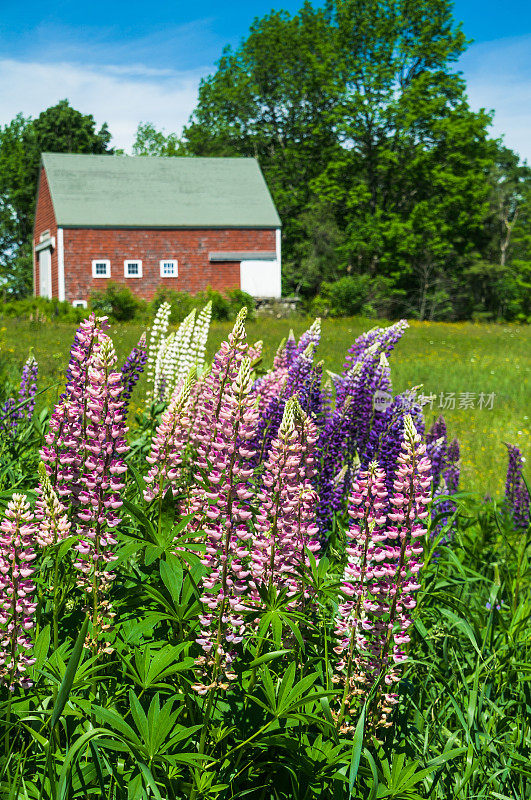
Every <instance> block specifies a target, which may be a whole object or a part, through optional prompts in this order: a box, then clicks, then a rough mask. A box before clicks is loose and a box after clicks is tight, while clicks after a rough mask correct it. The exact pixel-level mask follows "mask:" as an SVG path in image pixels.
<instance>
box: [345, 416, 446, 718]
mask: <svg viewBox="0 0 531 800" xmlns="http://www.w3.org/2000/svg"><path fill="white" fill-rule="evenodd" d="M425 452H426V446H425V445H424V444H422V440H421V437H420V435H419V434H418V433H417V431H416V430H415V427H414V424H413V420H412V418H411V416H410V415H409V414H408V415H406V417H405V419H404V441H403V443H402V449H401V453H400V455H399V457H398V468H397V472H396V477H395V480H394V484H393V494H392V496H391V497H390V498H389V503H390V504H391V506H392V507H393V510H392V511H391V512H390V513H388V514H387V520H386V518H385V514H384V509H385V508H386V503H387V489H386V486H385V479H386V476H385V472H384V471H383V470H382V469H380V468H379V467H378V465H377V464H376V463H375V462H374V463H372V464H371V465H370V466H369V469H368V470H367V471H366V472H360V474H359V476H358V477H357V479H356V480H355V481H354V485H353V491H352V494H351V498H350V501H351V504H350V509H349V514H350V516H351V517H352V519H353V522H352V524H351V526H350V531H349V534H348V536H347V538H348V540H349V546H348V547H347V556H348V563H347V567H346V569H345V575H344V579H343V586H342V589H343V594H346V595H347V596H348V597H349V599H348V600H346V601H345V602H344V603H342V604H340V606H339V609H338V617H337V619H336V635H337V636H338V638H339V642H338V645H337V646H336V648H334V649H335V652H336V653H338V655H339V656H340V661H339V663H338V665H337V668H338V670H339V676H338V678H337V679H336V681H338V682H340V683H341V682H343V683H344V686H345V688H344V694H343V702H342V708H341V712H340V715H339V721H340V723H341V724H342V725H343V729H344V730H352V729H353V728H352V727H351V726H349V724H348V722H344V721H343V720H344V716H345V715H346V714H347V712H348V709H349V705H350V702H351V698H353V697H356V696H359V695H363V694H365V692H366V691H367V690H368V689H370V688H371V686H373V685H374V683H375V682H378V683H379V684H380V686H385V689H386V690H385V689H380V691H379V694H378V695H377V702H376V704H375V707H374V709H373V713H372V718H371V722H372V724H373V725H374V726H375V727H388V726H389V725H390V724H391V723H390V721H389V715H390V713H391V710H392V706H393V705H395V704H396V703H397V702H398V695H397V694H396V692H392V691H390V689H391V687H392V686H393V684H394V683H396V682H397V681H398V680H399V679H400V664H402V663H403V662H404V661H405V660H406V653H405V650H404V646H406V645H407V644H408V643H409V641H410V637H409V633H408V629H409V627H410V625H411V622H412V620H411V612H412V611H413V609H414V608H415V605H416V601H415V597H414V595H415V592H416V591H417V590H418V589H419V588H420V586H419V583H418V579H417V575H418V572H419V570H420V569H421V567H422V564H421V562H420V560H419V557H420V556H421V555H422V550H423V546H422V543H421V541H420V538H421V537H423V536H424V535H425V532H426V523H425V520H426V518H427V516H428V511H427V504H428V502H429V499H430V484H431V475H430V461H429V459H428V458H427V457H426V456H425ZM390 523H391V524H390ZM350 597H352V598H353V599H352V600H350Z"/></svg>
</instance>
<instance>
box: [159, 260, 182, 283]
mask: <svg viewBox="0 0 531 800" xmlns="http://www.w3.org/2000/svg"><path fill="white" fill-rule="evenodd" d="M178 274H179V272H178V265H177V259H176V258H168V259H163V260H162V261H161V262H160V277H161V278H176V277H177V275H178Z"/></svg>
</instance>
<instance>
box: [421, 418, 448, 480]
mask: <svg viewBox="0 0 531 800" xmlns="http://www.w3.org/2000/svg"><path fill="white" fill-rule="evenodd" d="M426 446H427V452H428V455H429V457H430V461H431V473H432V477H433V491H435V490H436V489H437V487H438V486H439V482H440V480H441V476H442V471H443V468H444V467H445V466H446V452H447V449H448V441H447V438H446V422H445V420H444V417H442V416H440V417H439V418H438V419H437V420H436V421H435V422H434V423H433V425H432V426H431V428H430V430H429V431H428V433H427V434H426Z"/></svg>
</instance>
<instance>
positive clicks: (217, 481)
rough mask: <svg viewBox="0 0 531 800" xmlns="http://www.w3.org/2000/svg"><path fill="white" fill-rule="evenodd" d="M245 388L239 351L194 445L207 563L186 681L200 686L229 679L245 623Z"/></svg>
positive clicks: (252, 410) (246, 365)
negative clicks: (192, 675)
mask: <svg viewBox="0 0 531 800" xmlns="http://www.w3.org/2000/svg"><path fill="white" fill-rule="evenodd" d="M251 389H252V381H251V362H250V360H249V359H248V358H244V359H243V360H242V361H241V364H240V368H239V371H238V375H237V376H236V379H235V380H234V382H231V383H230V384H226V385H225V388H224V391H223V393H222V395H221V404H220V408H219V411H218V413H217V415H216V417H214V418H213V419H212V426H213V431H212V433H210V432H209V434H208V435H207V433H206V431H205V430H204V429H203V435H202V436H201V438H200V440H199V445H198V449H197V455H196V462H195V463H196V468H197V470H198V474H196V476H195V483H194V485H193V487H192V496H191V511H192V513H195V514H196V525H200V527H201V529H202V530H204V532H205V535H206V553H205V556H204V558H203V564H204V566H205V567H206V569H207V574H206V575H205V577H204V578H203V579H202V589H203V594H202V596H201V602H202V603H203V604H204V605H205V607H206V610H205V613H204V614H203V615H202V616H201V618H200V622H201V634H200V636H199V637H198V639H197V642H198V644H199V645H200V646H201V647H202V649H203V651H204V653H205V655H204V656H202V657H201V658H200V659H199V660H198V662H197V663H198V666H199V667H200V668H201V673H202V678H203V682H201V683H197V684H195V685H194V687H193V688H194V689H195V690H196V691H198V692H199V693H200V694H204V693H206V692H207V691H208V690H210V689H212V688H214V687H215V686H220V687H221V688H226V687H227V685H228V682H230V681H231V680H234V678H235V677H236V676H235V675H234V673H233V668H232V666H231V665H232V662H233V660H234V658H235V652H234V647H235V645H236V644H238V643H239V642H241V641H242V638H243V634H244V631H245V624H244V619H243V616H242V612H243V611H244V610H245V608H246V602H247V601H246V595H247V580H246V579H247V576H248V575H249V567H248V563H247V562H248V561H249V542H250V540H251V539H252V533H251V531H250V529H249V524H248V523H249V520H250V519H251V516H252V510H251V507H250V505H249V500H250V498H251V497H252V496H253V493H252V490H251V485H250V478H251V476H252V473H253V470H252V466H251V465H250V463H249V462H250V458H251V457H252V456H253V455H254V451H253V450H252V447H251V445H250V441H251V440H252V438H253V436H254V433H255V428H256V423H257V418H258V411H257V409H256V407H255V405H254V399H253V396H252V394H251Z"/></svg>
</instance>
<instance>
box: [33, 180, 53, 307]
mask: <svg viewBox="0 0 531 800" xmlns="http://www.w3.org/2000/svg"><path fill="white" fill-rule="evenodd" d="M44 231H50V236H54V237H55V248H54V249H53V250H52V297H58V296H59V287H58V281H57V223H56V221H55V213H54V210H53V204H52V198H51V195H50V189H49V188H48V180H47V178H46V172H45V171H44V169H41V175H40V181H39V194H38V196H37V208H36V209H35V224H34V226H33V244H34V245H37V244H39V242H40V237H41V233H44ZM33 269H34V276H35V278H34V287H33V291H34V294H35V295H37V296H38V294H39V259H38V254H37V253H35V250H34V251H33Z"/></svg>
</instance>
